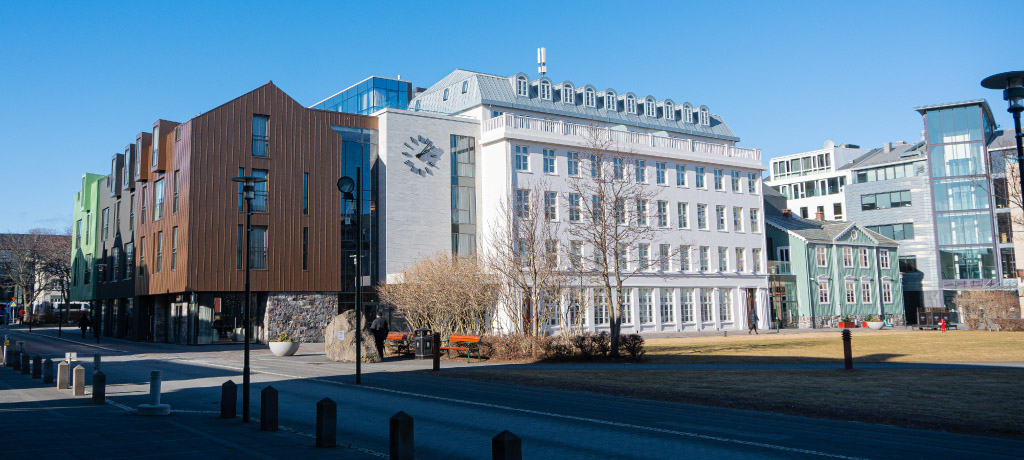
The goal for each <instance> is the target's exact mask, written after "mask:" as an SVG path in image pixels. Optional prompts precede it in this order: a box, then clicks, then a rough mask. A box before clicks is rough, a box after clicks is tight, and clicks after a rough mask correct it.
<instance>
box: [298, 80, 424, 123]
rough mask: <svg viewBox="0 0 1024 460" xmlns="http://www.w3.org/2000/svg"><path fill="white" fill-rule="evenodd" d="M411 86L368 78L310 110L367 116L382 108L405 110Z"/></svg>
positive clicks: (409, 97)
mask: <svg viewBox="0 0 1024 460" xmlns="http://www.w3.org/2000/svg"><path fill="white" fill-rule="evenodd" d="M411 95H412V84H411V83H409V82H406V81H400V80H393V79H390V78H380V77H370V78H367V79H366V80H363V81H361V82H359V83H356V84H355V85H352V86H351V87H349V88H348V89H345V90H344V91H342V92H340V93H338V94H335V95H334V96H331V97H329V98H327V99H325V100H323V101H321V102H319V103H317V104H316V105H314V106H313V107H312V108H314V109H320V110H330V111H332V112H345V113H355V114H359V115H369V114H371V113H373V112H376V111H378V110H380V109H384V108H388V107H391V108H396V109H406V108H408V107H409V99H411Z"/></svg>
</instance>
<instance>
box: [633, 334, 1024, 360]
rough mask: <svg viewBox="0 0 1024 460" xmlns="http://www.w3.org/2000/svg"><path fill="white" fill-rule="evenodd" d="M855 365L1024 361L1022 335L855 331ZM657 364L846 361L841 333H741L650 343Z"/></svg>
mask: <svg viewBox="0 0 1024 460" xmlns="http://www.w3.org/2000/svg"><path fill="white" fill-rule="evenodd" d="M851 343H852V349H853V357H854V362H902V363H907V362H915V363H936V362H944V363H951V362H964V363H992V362H1011V361H1024V334H1019V333H1012V332H987V331H950V332H946V333H940V332H935V331H902V330H883V331H854V332H853V338H852V341H851ZM646 348H647V357H648V360H649V361H650V362H654V363H799V362H835V361H839V360H842V359H843V345H842V340H841V338H840V335H839V333H838V332H821V333H807V334H781V335H780V334H761V335H755V336H750V335H747V334H743V333H740V334H738V335H735V336H730V337H692V338H661V339H659V338H652V339H648V340H647V343H646Z"/></svg>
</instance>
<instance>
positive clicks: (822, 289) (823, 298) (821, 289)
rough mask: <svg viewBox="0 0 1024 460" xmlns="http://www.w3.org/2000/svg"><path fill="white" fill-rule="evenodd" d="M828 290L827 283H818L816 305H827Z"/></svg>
mask: <svg viewBox="0 0 1024 460" xmlns="http://www.w3.org/2000/svg"><path fill="white" fill-rule="evenodd" d="M829 300H830V299H829V289H828V281H819V282H818V305H828V303H829Z"/></svg>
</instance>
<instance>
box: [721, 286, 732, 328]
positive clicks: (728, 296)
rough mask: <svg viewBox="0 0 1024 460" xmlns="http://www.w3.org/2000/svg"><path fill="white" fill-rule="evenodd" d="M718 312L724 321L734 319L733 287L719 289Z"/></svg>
mask: <svg viewBox="0 0 1024 460" xmlns="http://www.w3.org/2000/svg"><path fill="white" fill-rule="evenodd" d="M718 312H719V313H720V314H721V320H722V321H732V289H719V290H718Z"/></svg>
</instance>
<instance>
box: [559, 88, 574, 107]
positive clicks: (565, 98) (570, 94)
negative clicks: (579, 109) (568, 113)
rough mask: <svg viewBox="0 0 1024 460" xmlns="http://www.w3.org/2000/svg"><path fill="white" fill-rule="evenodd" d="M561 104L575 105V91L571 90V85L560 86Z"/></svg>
mask: <svg viewBox="0 0 1024 460" xmlns="http://www.w3.org/2000/svg"><path fill="white" fill-rule="evenodd" d="M562 102H564V103H566V104H576V91H574V90H573V89H572V85H562Z"/></svg>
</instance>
